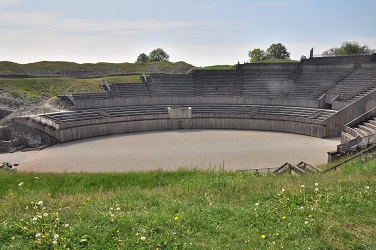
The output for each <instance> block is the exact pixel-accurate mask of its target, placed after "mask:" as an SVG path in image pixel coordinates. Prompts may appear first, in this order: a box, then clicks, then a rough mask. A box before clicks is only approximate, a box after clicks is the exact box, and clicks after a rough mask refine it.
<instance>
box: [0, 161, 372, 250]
mask: <svg viewBox="0 0 376 250" xmlns="http://www.w3.org/2000/svg"><path fill="white" fill-rule="evenodd" d="M375 165H376V161H375V160H374V161H371V162H369V163H367V164H364V165H362V164H361V163H360V162H359V161H358V160H355V161H352V162H349V163H348V164H346V165H345V166H343V167H341V169H339V170H337V171H334V172H331V173H328V174H324V175H308V174H307V175H300V176H274V175H260V174H258V175H254V174H245V173H237V172H225V171H221V170H220V169H218V170H216V171H200V170H179V171H176V172H162V171H155V172H146V173H124V174H120V173H108V174H84V173H80V174H33V173H18V172H11V171H1V172H0V183H1V185H0V225H1V226H0V249H33V248H34V249H54V248H55V249H67V248H69V249H282V248H283V249H374V246H376V217H375V216H374V214H375V213H376V207H375V204H376V192H375V191H376V166H375Z"/></svg>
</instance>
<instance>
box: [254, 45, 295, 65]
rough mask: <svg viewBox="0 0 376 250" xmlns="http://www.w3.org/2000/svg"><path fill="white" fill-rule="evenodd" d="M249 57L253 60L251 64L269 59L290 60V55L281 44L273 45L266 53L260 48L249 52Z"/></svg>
mask: <svg viewBox="0 0 376 250" xmlns="http://www.w3.org/2000/svg"><path fill="white" fill-rule="evenodd" d="M248 56H249V57H250V58H251V62H261V61H263V60H267V59H290V53H289V52H287V49H286V47H285V46H284V45H283V44H281V43H277V44H274V43H273V44H272V45H270V47H269V48H268V49H267V50H266V52H265V51H264V50H262V49H260V48H256V49H253V50H252V51H249V52H248Z"/></svg>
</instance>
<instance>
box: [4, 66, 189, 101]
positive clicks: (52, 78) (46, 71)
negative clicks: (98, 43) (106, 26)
mask: <svg viewBox="0 0 376 250" xmlns="http://www.w3.org/2000/svg"><path fill="white" fill-rule="evenodd" d="M192 67H193V66H192V65H190V64H187V63H185V62H176V63H171V62H152V63H145V64H135V63H97V64H88V63H87V64H77V63H72V62H37V63H29V64H17V63H12V62H0V75H4V76H7V75H8V76H9V75H12V76H23V77H22V78H0V89H1V90H2V92H4V93H7V94H8V95H10V96H12V97H15V98H19V99H21V100H23V101H25V102H34V103H38V102H40V101H43V100H45V99H48V98H51V97H54V96H57V95H60V94H62V93H68V94H71V93H78V92H93V91H101V90H100V84H102V83H103V82H105V81H106V82H108V83H112V82H128V83H132V82H141V79H140V76H141V75H142V74H143V73H145V74H149V73H153V72H161V73H182V72H186V71H187V70H188V69H190V68H192ZM115 75H116V76H115ZM25 76H26V77H25ZM27 76H30V77H27Z"/></svg>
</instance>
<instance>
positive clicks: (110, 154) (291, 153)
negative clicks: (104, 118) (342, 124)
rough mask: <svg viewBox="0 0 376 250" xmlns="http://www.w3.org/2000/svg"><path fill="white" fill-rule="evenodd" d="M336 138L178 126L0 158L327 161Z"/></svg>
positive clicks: (229, 164) (39, 166)
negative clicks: (184, 128)
mask: <svg viewBox="0 0 376 250" xmlns="http://www.w3.org/2000/svg"><path fill="white" fill-rule="evenodd" d="M339 142H340V139H339V138H331V139H319V138H315V137H309V136H304V135H295V134H288V133H277V132H261V131H250V130H178V131H164V132H147V133H133V134H122V135H114V136H106V137H97V138H91V139H85V140H80V141H74V142H68V143H63V144H59V145H55V146H53V147H49V148H46V149H43V150H41V151H30V152H17V153H13V154H0V162H4V161H8V162H10V163H11V164H15V163H17V164H19V166H18V170H19V171H32V172H113V171H116V172H119V171H120V172H123V171H147V170H156V169H163V170H176V169H178V168H182V167H184V168H192V167H198V168H213V167H220V166H222V164H223V165H224V168H225V169H226V170H238V169H249V168H268V167H269V168H276V167H278V166H280V165H282V164H283V163H285V162H290V163H293V164H297V163H299V162H300V161H305V162H307V163H310V164H313V165H318V164H321V163H326V161H327V151H333V150H335V149H336V146H337V144H339Z"/></svg>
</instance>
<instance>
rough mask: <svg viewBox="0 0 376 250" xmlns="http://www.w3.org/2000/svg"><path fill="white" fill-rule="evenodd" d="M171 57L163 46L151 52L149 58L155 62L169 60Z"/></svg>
mask: <svg viewBox="0 0 376 250" xmlns="http://www.w3.org/2000/svg"><path fill="white" fill-rule="evenodd" d="M169 58H170V56H169V55H168V54H167V53H166V52H165V51H164V50H163V49H161V48H158V49H155V50H153V51H151V52H150V53H149V60H150V61H151V62H154V61H166V62H168V59H169Z"/></svg>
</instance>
